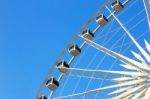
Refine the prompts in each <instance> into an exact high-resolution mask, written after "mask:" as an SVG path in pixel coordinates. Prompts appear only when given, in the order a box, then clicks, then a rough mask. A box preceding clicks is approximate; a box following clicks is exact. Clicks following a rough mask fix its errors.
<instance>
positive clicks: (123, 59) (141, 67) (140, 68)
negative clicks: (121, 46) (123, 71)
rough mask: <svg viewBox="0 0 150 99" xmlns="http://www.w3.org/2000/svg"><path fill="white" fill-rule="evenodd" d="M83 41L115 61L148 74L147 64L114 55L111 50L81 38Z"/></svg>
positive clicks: (149, 68)
mask: <svg viewBox="0 0 150 99" xmlns="http://www.w3.org/2000/svg"><path fill="white" fill-rule="evenodd" d="M83 39H84V40H85V41H86V43H88V44H89V45H91V46H93V47H94V48H96V49H98V50H100V51H103V52H104V53H106V54H108V55H110V56H111V57H114V58H116V59H118V60H120V61H122V62H124V63H127V64H131V65H133V66H134V67H136V68H138V69H139V70H142V71H144V72H146V73H148V74H149V72H147V71H148V70H150V67H149V66H148V65H147V64H143V63H142V64H141V63H140V62H137V61H135V60H133V59H131V58H128V57H126V56H124V55H121V54H119V53H116V52H114V51H112V50H109V49H107V48H105V47H103V46H101V45H99V44H97V43H95V42H93V41H91V40H88V39H85V38H83Z"/></svg>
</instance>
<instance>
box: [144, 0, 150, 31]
mask: <svg viewBox="0 0 150 99" xmlns="http://www.w3.org/2000/svg"><path fill="white" fill-rule="evenodd" d="M143 4H144V8H145V12H146V16H147V22H148V25H149V29H150V15H149V14H150V7H149V6H150V3H149V2H148V1H146V0H143Z"/></svg>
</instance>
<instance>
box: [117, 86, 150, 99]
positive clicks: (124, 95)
mask: <svg viewBox="0 0 150 99" xmlns="http://www.w3.org/2000/svg"><path fill="white" fill-rule="evenodd" d="M145 86H146V85H141V86H136V87H134V88H132V89H130V90H128V91H126V92H124V93H122V94H120V95H118V96H117V97H115V98H114V99H123V98H126V97H128V96H130V95H132V94H133V93H134V92H137V91H139V90H141V89H142V88H144V87H145ZM145 99H148V98H145Z"/></svg>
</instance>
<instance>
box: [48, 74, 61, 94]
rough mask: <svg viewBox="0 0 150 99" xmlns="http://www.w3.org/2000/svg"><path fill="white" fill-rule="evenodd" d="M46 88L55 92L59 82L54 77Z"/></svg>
mask: <svg viewBox="0 0 150 99" xmlns="http://www.w3.org/2000/svg"><path fill="white" fill-rule="evenodd" d="M46 86H47V87H48V88H49V89H51V90H52V91H54V90H55V89H56V88H57V87H58V86H59V82H58V81H57V80H56V79H55V78H54V77H52V78H50V79H49V80H48V81H47V82H46Z"/></svg>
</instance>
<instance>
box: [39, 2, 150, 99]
mask: <svg viewBox="0 0 150 99" xmlns="http://www.w3.org/2000/svg"><path fill="white" fill-rule="evenodd" d="M149 38H150V1H149V0H107V1H106V3H105V4H104V5H103V6H102V7H101V8H100V9H99V10H98V11H97V12H96V13H95V14H94V15H93V16H92V17H91V18H90V19H89V20H88V21H87V22H86V23H85V24H84V25H83V27H82V28H81V30H80V31H79V32H78V33H76V34H75V35H74V37H73V38H72V39H71V41H70V42H69V43H68V45H67V46H66V48H65V49H64V50H63V51H62V53H61V55H60V56H59V57H58V59H57V60H56V62H55V63H54V64H53V66H52V67H51V69H50V71H49V73H48V75H47V76H46V78H45V80H44V81H43V83H42V85H41V87H40V89H39V92H38V94H37V96H36V99H150V39H149Z"/></svg>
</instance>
